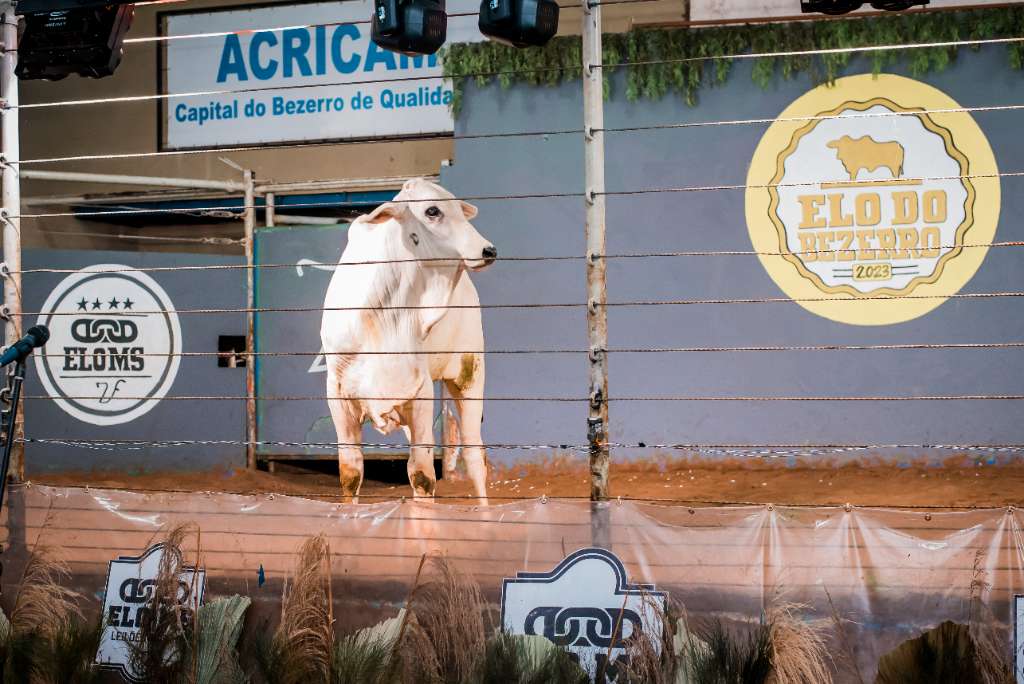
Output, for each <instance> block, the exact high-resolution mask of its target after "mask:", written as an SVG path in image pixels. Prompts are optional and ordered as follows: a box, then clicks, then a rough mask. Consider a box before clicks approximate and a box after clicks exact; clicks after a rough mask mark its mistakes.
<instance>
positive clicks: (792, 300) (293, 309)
mask: <svg viewBox="0 0 1024 684" xmlns="http://www.w3.org/2000/svg"><path fill="white" fill-rule="evenodd" d="M1002 297H1024V292H971V293H962V292H957V293H953V294H935V295H914V294H910V295H878V296H876V295H870V296H864V297H747V298H740V299H729V298H720V299H669V300H637V301H625V302H604V303H599V302H594V303H593V305H594V306H603V307H613V308H621V307H647V306H697V305H718V304H800V303H804V302H870V301H891V300H900V301H902V300H907V299H926V300H927V299H942V300H946V299H996V298H1002ZM588 306H589V305H588V304H587V303H585V302H581V303H574V302H552V303H546V304H545V303H526V304H444V305H434V306H430V305H420V304H407V305H386V306H266V307H264V306H261V307H253V308H248V307H235V308H233V307H225V308H208V309H175V310H173V313H176V314H227V313H300V312H306V313H308V312H314V311H421V310H431V311H434V310H439V309H446V310H448V309H581V308H586V307H588ZM171 312H172V311H171V310H170V309H154V310H142V309H140V310H134V309H133V310H132V313H133V314H135V315H163V314H166V313H171ZM12 315H13V316H78V315H80V312H77V311H23V312H21V313H18V314H12ZM121 315H124V314H121Z"/></svg>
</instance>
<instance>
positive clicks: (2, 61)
mask: <svg viewBox="0 0 1024 684" xmlns="http://www.w3.org/2000/svg"><path fill="white" fill-rule="evenodd" d="M0 8H2V10H0V11H2V12H3V18H2V22H3V28H2V31H0V40H2V41H3V55H2V57H0V100H2V102H0V154H2V159H0V162H2V164H0V165H2V176H0V187H2V195H3V208H2V210H0V211H2V218H3V248H4V253H3V261H4V273H3V276H4V309H5V314H6V317H7V322H6V325H5V326H4V340H5V344H8V345H10V344H14V343H15V342H17V341H18V339H19V338H20V337H21V327H22V326H21V310H22V309H21V303H22V302H21V218H20V216H19V215H20V214H21V180H20V179H19V178H18V161H19V160H20V159H21V143H20V139H19V131H18V77H17V76H15V75H14V66H15V64H16V63H17V59H18V17H17V16H15V14H14V5H13V4H12V3H9V2H8V3H4V4H3V5H0ZM17 413H18V417H17V421H16V422H15V426H14V439H15V440H16V441H15V443H14V444H13V445H12V450H11V472H12V473H13V474H14V478H15V479H19V480H20V479H24V477H25V444H24V442H22V441H21V440H22V439H23V438H24V437H25V422H24V421H25V418H24V415H25V412H24V411H22V410H21V407H20V406H19V407H18V412H17Z"/></svg>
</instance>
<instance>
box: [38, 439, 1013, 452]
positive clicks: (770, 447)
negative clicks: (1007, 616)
mask: <svg viewBox="0 0 1024 684" xmlns="http://www.w3.org/2000/svg"><path fill="white" fill-rule="evenodd" d="M18 441H21V442H24V443H26V444H32V443H35V444H60V445H65V446H80V447H85V448H89V447H90V446H103V447H111V448H117V447H142V448H145V447H150V446H152V447H158V448H161V447H176V446H250V445H252V446H280V447H296V448H303V449H305V448H322V449H337V448H339V447H362V448H368V449H402V450H404V449H408V448H409V447H418V448H430V449H439V448H444V447H447V448H469V447H476V446H479V447H482V448H485V449H495V450H503V449H523V450H559V451H581V452H586V451H589V450H590V448H591V446H590V445H589V444H578V443H572V442H549V443H540V444H537V443H535V444H513V443H507V442H489V443H486V444H458V443H456V444H442V443H435V442H414V443H412V444H394V443H383V442H308V441H280V440H257V441H244V440H231V439H213V440H209V439H205V440H204V439H174V440H144V439H92V438H70V437H42V438H40V437H26V438H24V439H20V440H18ZM606 446H608V447H609V448H612V449H654V450H663V451H669V450H673V451H706V452H717V453H723V454H732V455H737V454H743V453H746V454H749V455H757V456H762V455H776V456H798V455H803V454H807V453H808V452H809V451H810V452H815V453H840V452H847V451H881V450H891V449H934V450H941V451H978V452H984V453H1009V452H1017V451H1024V444H941V443H939V444H905V443H890V444H886V443H879V444H872V443H862V444H838V443H823V444H728V443H727V444H715V443H711V444H701V443H695V444H687V443H672V442H667V443H648V442H642V441H638V442H609V443H607V444H606Z"/></svg>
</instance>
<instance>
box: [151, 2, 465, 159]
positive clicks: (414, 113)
mask: <svg viewBox="0 0 1024 684" xmlns="http://www.w3.org/2000/svg"><path fill="white" fill-rule="evenodd" d="M477 9H478V3H477V2H475V1H473V0H451V1H450V2H449V3H448V6H447V12H448V13H449V14H456V13H462V12H475V11H476V10H477ZM372 15H373V3H372V2H370V1H369V0H345V1H344V2H330V3H326V2H325V3H308V4H305V3H304V4H298V5H274V6H270V7H261V8H257V9H239V10H222V11H214V12H194V13H182V14H169V15H166V16H165V17H164V24H163V30H164V33H165V35H167V36H170V37H173V36H186V35H194V34H209V33H220V32H231V33H229V34H228V35H214V36H210V37H199V38H184V39H179V40H174V39H172V40H169V41H167V42H166V43H165V45H166V48H165V50H166V51H165V73H164V83H163V89H164V92H166V93H169V94H171V95H172V97H170V98H168V99H167V100H166V101H165V102H164V107H163V112H162V114H161V116H162V117H163V130H164V134H163V140H162V141H161V142H162V144H163V146H164V148H166V149H182V148H194V147H218V146H225V145H238V144H252V143H281V142H292V141H311V140H339V139H352V138H381V137H402V136H413V135H427V134H443V133H450V132H452V130H453V120H452V114H451V110H450V108H449V104H450V103H451V98H452V91H451V83H450V82H449V81H446V80H445V79H443V78H441V65H440V63H439V62H438V59H437V56H436V55H432V56H430V57H409V56H406V55H399V54H396V53H394V52H388V51H387V50H383V49H381V48H379V47H377V45H376V44H374V43H373V41H371V40H370V24H369V20H370V18H371V17H372ZM351 22H360V23H351ZM476 22H477V18H476V16H475V15H474V16H459V17H453V18H449V20H448V42H449V43H452V42H472V41H479V40H483V36H482V35H481V34H480V32H479V30H478V29H477V26H476ZM286 27H287V28H286ZM274 29H276V30H274ZM175 94H181V96H180V97H176V96H174V95H175Z"/></svg>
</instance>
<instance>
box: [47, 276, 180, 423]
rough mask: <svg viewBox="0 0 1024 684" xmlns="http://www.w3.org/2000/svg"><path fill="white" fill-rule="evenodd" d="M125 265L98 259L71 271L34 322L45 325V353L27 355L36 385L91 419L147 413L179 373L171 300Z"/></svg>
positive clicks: (72, 411)
mask: <svg viewBox="0 0 1024 684" xmlns="http://www.w3.org/2000/svg"><path fill="white" fill-rule="evenodd" d="M130 268H131V267H130V266H122V265H118V264H99V265H95V266H89V267H87V268H83V269H82V270H80V271H78V272H77V273H72V274H71V275H69V276H68V277H67V278H65V279H64V280H62V281H61V283H60V284H59V285H58V286H57V287H56V288H54V290H53V292H51V293H50V296H49V297H47V298H46V303H44V304H43V308H42V311H43V313H42V314H41V315H40V316H39V320H38V323H40V324H43V325H45V326H47V327H48V328H49V329H50V340H49V342H47V343H46V348H45V354H37V355H35V356H34V357H33V358H34V359H35V364H36V371H37V373H38V374H39V377H40V379H41V380H42V383H43V387H45V388H46V391H47V393H48V394H49V395H50V396H52V397H54V401H55V402H56V403H57V405H58V406H60V407H61V408H62V409H64V411H66V412H67V413H69V414H71V415H72V416H74V417H75V418H78V419H79V420H82V421H85V422H86V423H91V424H93V425H119V424H121V423H127V422H129V421H132V420H134V419H136V418H138V417H139V416H141V415H143V414H145V413H147V412H149V411H150V410H152V409H153V407H154V406H156V405H157V404H158V403H159V401H160V399H162V398H163V397H164V396H166V395H167V391H168V390H169V389H170V388H171V385H172V384H174V378H175V376H176V375H177V374H178V365H179V362H180V357H179V356H178V354H179V353H180V352H181V326H180V325H179V323H178V314H177V313H176V312H175V310H174V305H173V304H172V303H171V299H170V297H168V296H167V293H166V292H164V290H163V288H161V287H160V286H159V285H158V284H157V282H156V281H155V280H153V279H152V278H150V277H149V276H148V275H146V274H145V273H140V272H138V271H131V270H127V269H130ZM111 271H113V272H111ZM118 271H121V272H118Z"/></svg>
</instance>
